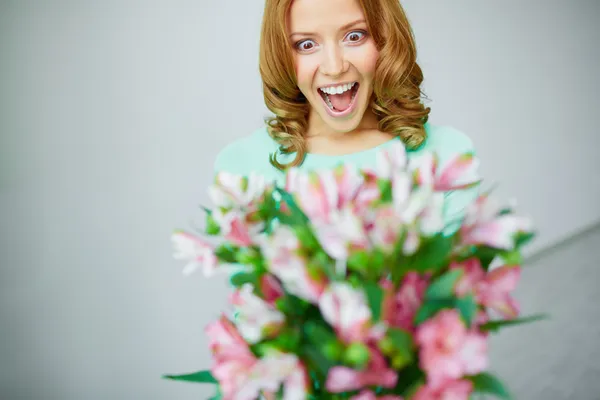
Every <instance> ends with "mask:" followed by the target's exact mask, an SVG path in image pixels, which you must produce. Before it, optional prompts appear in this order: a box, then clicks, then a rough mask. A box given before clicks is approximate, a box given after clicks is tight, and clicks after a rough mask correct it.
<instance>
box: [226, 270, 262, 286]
mask: <svg viewBox="0 0 600 400" xmlns="http://www.w3.org/2000/svg"><path fill="white" fill-rule="evenodd" d="M229 282H230V283H231V284H232V285H233V286H235V287H240V286H242V285H243V284H245V283H251V284H253V285H254V287H258V277H257V276H256V274H255V273H253V272H238V273H235V274H233V275H232V276H231V278H230V279H229Z"/></svg>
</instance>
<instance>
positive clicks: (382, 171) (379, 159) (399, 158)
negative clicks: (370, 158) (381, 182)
mask: <svg viewBox="0 0 600 400" xmlns="http://www.w3.org/2000/svg"><path fill="white" fill-rule="evenodd" d="M375 165H376V168H375V171H373V172H375V174H376V175H377V176H379V177H380V178H382V179H393V178H394V176H396V175H397V174H398V173H401V174H403V173H404V172H405V170H406V169H407V166H408V157H407V156H406V147H404V144H403V143H402V142H401V141H400V140H397V141H394V143H392V144H391V145H390V146H388V147H387V148H386V149H385V150H382V151H379V152H378V153H377V155H376V158H375Z"/></svg>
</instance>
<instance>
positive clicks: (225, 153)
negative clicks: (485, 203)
mask: <svg viewBox="0 0 600 400" xmlns="http://www.w3.org/2000/svg"><path fill="white" fill-rule="evenodd" d="M260 73H261V77H262V80H263V92H264V98H265V103H266V105H267V107H268V108H269V110H270V111H271V112H273V114H274V117H272V118H269V119H267V121H266V126H265V127H263V128H260V129H258V130H256V131H255V132H253V133H252V134H251V135H250V136H247V137H245V138H243V139H241V140H238V141H235V142H233V143H231V144H229V145H228V146H227V147H225V148H224V149H223V150H222V151H221V152H220V153H219V154H218V156H217V159H216V162H215V172H220V171H229V172H232V173H238V174H248V173H249V172H251V171H254V172H257V173H260V174H263V175H265V176H267V177H268V178H269V179H273V180H275V181H281V179H282V178H283V171H285V169H286V168H288V167H291V166H296V167H300V168H302V169H316V168H329V167H334V166H336V165H338V164H340V163H342V162H349V163H353V164H354V165H356V166H358V167H368V166H373V165H374V163H375V155H376V153H377V152H378V151H379V150H382V149H384V148H386V146H389V145H390V144H392V143H394V142H395V141H397V140H401V141H402V142H403V143H404V145H405V147H406V149H407V154H408V157H409V159H411V158H415V157H418V156H419V155H420V154H423V153H424V152H435V153H437V155H438V158H439V161H440V164H441V165H442V166H443V165H444V163H447V162H449V161H450V160H451V159H452V158H454V157H455V156H457V155H458V154H462V153H467V152H470V153H473V146H472V142H471V140H470V139H469V138H468V137H467V136H466V135H465V134H463V133H461V132H460V131H458V130H456V129H453V128H450V127H442V126H433V125H431V124H429V123H428V122H427V120H428V115H429V112H430V109H429V108H426V107H424V105H423V104H422V101H421V97H422V96H421V95H422V93H421V88H420V86H421V83H422V81H423V75H422V72H421V69H420V67H419V66H418V64H417V62H416V45H415V42H414V38H413V34H412V30H411V27H410V25H409V22H408V19H407V17H406V15H405V13H404V10H403V9H402V7H401V5H400V4H399V2H398V0H266V4H265V10H264V17H263V24H262V33H261V41H260ZM476 196H477V189H476V188H470V189H465V190H461V191H454V192H451V193H447V195H446V199H445V219H446V221H447V222H450V221H453V220H455V218H457V217H460V216H461V214H462V212H463V211H464V209H465V208H466V206H467V205H468V204H469V203H470V202H471V201H473V199H474V198H475V197H476Z"/></svg>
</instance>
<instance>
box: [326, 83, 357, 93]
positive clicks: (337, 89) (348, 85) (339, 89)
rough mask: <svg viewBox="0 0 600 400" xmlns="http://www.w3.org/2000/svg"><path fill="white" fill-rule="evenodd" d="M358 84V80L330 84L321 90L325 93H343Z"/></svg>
mask: <svg viewBox="0 0 600 400" xmlns="http://www.w3.org/2000/svg"><path fill="white" fill-rule="evenodd" d="M354 85H356V82H352V83H346V84H344V85H338V86H328V87H324V88H320V89H319V90H320V91H321V92H323V93H325V94H342V93H344V92H346V91H348V90H350V89H352V88H353V87H354Z"/></svg>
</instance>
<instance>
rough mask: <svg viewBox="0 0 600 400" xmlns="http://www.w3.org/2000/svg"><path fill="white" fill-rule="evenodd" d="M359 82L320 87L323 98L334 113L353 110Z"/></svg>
mask: <svg viewBox="0 0 600 400" xmlns="http://www.w3.org/2000/svg"><path fill="white" fill-rule="evenodd" d="M359 86H360V85H359V84H358V82H352V83H346V84H343V85H338V86H328V87H323V88H319V90H318V91H319V94H320V95H321V98H322V99H323V101H324V102H325V104H326V105H327V107H329V110H330V111H331V112H332V113H334V114H339V113H344V114H345V113H346V112H349V111H351V108H352V106H353V105H354V99H355V98H356V94H357V93H358V87H359Z"/></svg>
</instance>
